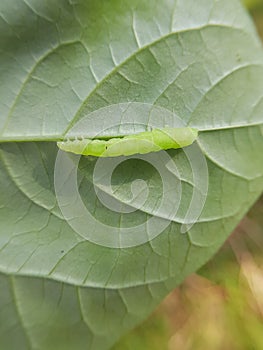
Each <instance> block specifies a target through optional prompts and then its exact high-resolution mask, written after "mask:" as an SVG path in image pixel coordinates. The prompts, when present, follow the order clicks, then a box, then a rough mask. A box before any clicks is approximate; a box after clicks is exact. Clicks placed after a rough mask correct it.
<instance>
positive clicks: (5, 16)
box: [0, 0, 263, 350]
mask: <svg viewBox="0 0 263 350" xmlns="http://www.w3.org/2000/svg"><path fill="white" fill-rule="evenodd" d="M0 43H1V46H0V50H1V55H0V76H1V86H0V98H1V104H0V141H2V142H3V143H2V145H1V150H0V160H1V161H0V167H1V172H0V189H1V192H0V216H1V221H0V271H1V272H2V273H3V276H2V277H1V285H2V293H3V297H2V298H1V303H2V307H1V310H5V313H2V315H3V316H2V317H3V318H2V321H1V327H2V328H1V329H3V331H2V334H4V335H3V336H2V337H1V340H0V344H1V346H2V347H3V348H10V349H16V348H17V344H16V343H15V342H16V341H17V342H19V344H21V345H20V348H22V342H24V348H25V349H28V348H29V349H31V348H32V349H34V348H38V349H43V350H45V349H47V348H48V349H52V346H53V348H54V349H55V348H56V349H57V348H62V349H73V348H74V349H78V348H79V349H84V348H91V349H103V348H104V347H107V346H110V345H111V344H112V343H113V342H114V341H115V339H116V338H117V337H118V336H119V335H121V333H122V332H124V331H126V330H127V329H129V328H130V327H132V326H133V325H134V324H135V323H136V322H139V321H140V320H141V319H142V318H143V317H145V316H146V315H147V313H149V312H150V311H151V310H152V309H153V308H154V305H156V304H157V303H158V302H159V301H160V300H161V298H162V297H163V296H164V295H165V293H166V292H167V291H168V290H169V289H171V288H172V287H174V286H176V285H177V284H178V283H180V282H181V281H182V280H183V278H184V277H185V276H186V275H188V274H189V273H191V272H192V271H195V270H197V269H198V268H199V267H200V266H201V265H202V264H203V263H204V262H206V261H207V260H208V259H209V258H210V257H211V256H212V254H214V253H215V252H216V250H217V249H218V248H219V247H220V245H221V244H222V243H223V242H224V240H225V239H226V238H227V236H228V235H229V234H230V232H231V231H232V229H233V228H234V227H235V226H236V225H237V223H238V222H239V220H240V219H241V217H242V216H243V215H244V213H245V212H246V211H247V210H248V209H249V207H250V206H251V205H252V203H253V202H254V201H255V200H256V198H257V197H258V196H259V194H260V193H261V191H262V187H263V166H262V164H263V162H262V161H263V157H262V148H263V138H262V123H263V115H262V112H263V99H262V91H263V81H262V79H261V75H262V73H263V51H262V48H261V44H260V42H259V40H258V39H257V36H256V34H255V30H254V28H253V26H252V24H251V22H250V19H249V18H248V16H247V14H246V13H245V11H244V9H243V8H242V7H241V5H240V4H239V3H238V2H237V1H234V0H233V1H229V0H219V1H211V0H202V1H195V0H186V1H185V0H178V1H175V0H163V1H161V2H160V1H155V0H152V1H146V0H145V1H144V0H143V1H142V0H140V1H139V0H133V1H123V0H114V1H111V2H109V1H106V0H100V1H97V2H94V1H84V0H78V1H77V0H75V1H66V0H60V1H56V2H54V1H51V0H47V1H45V2H43V1H40V0H34V1H33V0H30V1H18V0H17V1H16V0H14V1H3V2H2V3H1V5H0ZM127 102H133V103H137V104H138V105H139V103H141V104H145V103H146V106H149V105H152V104H153V105H155V106H157V107H162V108H166V110H168V111H171V113H175V114H176V115H178V116H179V117H180V119H181V120H182V121H183V122H184V123H185V124H187V125H189V126H192V127H196V128H198V129H199V130H200V131H201V132H200V136H199V139H198V142H197V143H195V144H194V145H193V146H191V147H189V148H188V151H187V152H189V154H191V155H192V159H193V158H195V155H200V154H202V155H203V156H204V157H205V160H206V164H207V168H208V174H209V186H208V192H207V193H206V192H202V190H203V189H202V188H201V189H200V188H199V191H200V192H201V193H200V196H201V197H200V196H199V197H198V198H202V196H206V202H205V205H204V208H203V210H202V213H201V215H200V216H199V217H198V220H197V222H196V224H195V225H193V226H192V227H191V228H190V229H189V230H188V232H187V233H186V234H182V233H181V228H182V223H184V219H185V217H186V215H187V210H188V208H189V205H190V202H191V197H192V195H193V193H194V191H195V189H196V188H197V189H198V184H196V183H195V182H194V180H195V179H194V177H193V173H192V165H193V164H190V163H189V161H188V160H187V153H185V152H183V151H182V150H176V151H175V150H174V151H169V152H168V153H167V154H168V155H169V157H170V159H171V160H173V161H174V163H175V164H176V165H177V167H178V174H177V175H178V176H177V182H175V183H171V184H170V190H173V191H175V192H174V193H175V196H178V192H177V191H178V184H179V183H180V185H181V187H182V195H181V201H180V203H179V209H178V211H177V212H176V215H175V217H174V218H173V219H172V220H169V221H167V217H166V214H167V213H168V212H170V211H173V210H174V211H175V209H174V207H173V206H172V205H171V202H168V203H166V204H165V206H164V208H165V210H164V211H163V212H162V213H160V215H158V216H157V215H156V217H155V223H156V225H158V224H159V223H160V225H162V223H166V221H167V225H166V228H165V229H164V230H163V232H162V233H161V234H160V235H158V236H157V237H156V238H154V239H152V240H149V241H148V242H146V243H144V244H142V245H138V246H135V247H131V248H128V247H126V248H114V249H113V248H109V247H107V246H102V245H98V244H94V242H91V241H89V240H87V239H85V237H83V235H80V234H79V233H78V232H76V231H75V230H74V229H72V226H70V222H69V221H67V220H65V218H64V217H63V215H62V213H61V210H60V208H59V206H58V203H57V198H56V193H55V189H54V169H55V164H56V157H57V146H56V143H55V142H51V141H56V140H59V139H61V138H63V136H64V135H65V134H66V133H67V131H68V130H70V128H71V127H72V126H74V125H75V123H77V122H78V121H80V120H84V117H87V116H88V128H86V129H82V133H83V134H82V135H83V136H86V137H91V136H94V134H96V133H98V132H100V131H104V130H105V129H106V128H107V127H108V126H110V125H111V124H112V122H113V121H114V123H115V129H114V131H113V132H114V134H118V132H119V134H123V132H124V133H132V132H134V126H130V127H129V128H127V127H126V129H121V127H122V126H123V125H122V120H121V119H120V118H119V119H118V117H116V115H113V116H112V115H110V114H109V115H108V118H104V120H102V118H101V112H96V111H97V110H98V109H99V108H102V107H106V108H107V106H110V105H116V104H119V103H122V104H125V103H127ZM135 105H136V104H135ZM136 106H137V105H136ZM94 111H95V112H94ZM105 111H106V112H107V109H104V112H103V113H104V114H103V116H105ZM92 112H93V113H92ZM135 117H136V118H137V119H138V120H137V121H140V120H142V121H144V122H145V120H146V117H147V116H145V115H140V114H138V115H136V116H135ZM140 118H141V119H140ZM115 119H116V120H115ZM130 121H131V122H134V120H133V119H131V120H130ZM158 122H159V124H160V125H161V126H166V122H167V120H166V119H165V118H163V119H162V118H160V120H159V121H158ZM146 124H147V123H146ZM118 130H119V131H118ZM73 136H74V133H73ZM18 141H30V142H18ZM37 141H50V142H37ZM155 157H156V158H153V159H156V162H157V161H158V154H156V155H155ZM107 161H108V160H105V162H106V163H105V164H106V165H107V164H109V163H107ZM95 164H96V162H95V160H94V159H93V158H84V159H81V160H80V163H79V172H78V185H79V188H78V189H79V192H80V195H81V198H82V200H83V202H84V203H85V205H86V207H87V208H88V210H89V212H90V213H92V216H93V217H94V218H96V220H98V221H99V222H101V223H103V224H104V225H106V226H107V227H108V228H109V230H110V227H116V231H118V230H119V229H120V228H128V227H133V226H134V225H143V224H144V223H145V222H147V221H148V220H149V219H150V218H151V217H152V214H153V213H155V211H154V210H155V207H156V206H157V205H158V204H159V203H160V197H161V196H162V192H163V184H162V178H161V176H160V174H158V171H157V170H156V169H154V166H151V165H149V164H147V163H145V162H143V160H141V159H130V160H128V161H126V162H123V163H122V164H121V165H120V166H119V167H117V168H116V169H115V170H116V171H115V172H114V174H113V178H112V188H113V193H110V192H108V189H107V188H105V186H104V187H103V186H100V184H97V185H96V188H97V190H99V191H100V192H101V193H102V194H103V195H105V196H106V197H107V196H108V197H107V198H110V200H111V201H115V200H117V201H118V202H121V203H123V202H125V201H127V200H129V199H130V198H131V184H132V183H133V181H134V180H136V179H138V178H141V179H143V180H144V181H145V182H144V183H145V184H147V185H148V188H149V196H148V198H147V201H146V202H145V205H143V206H142V207H141V208H140V209H138V210H136V211H135V212H133V213H130V214H122V213H118V212H113V211H111V210H110V209H108V208H107V207H106V206H104V205H103V204H102V203H101V202H100V201H99V200H98V198H97V196H96V191H95V190H94V186H93V173H94V167H95ZM153 164H155V161H153ZM203 171H204V169H203V168H201V167H200V169H199V172H200V174H201V175H202V174H203ZM59 176H60V178H61V179H62V180H63V181H66V180H67V179H66V178H64V177H63V172H62V171H61V172H60V173H59ZM62 180H61V181H62ZM65 183H66V182H65ZM65 188H66V187H65ZM96 188H95V189H96ZM65 191H66V189H65ZM171 193H172V192H171ZM67 195H68V193H67ZM178 198H179V197H178ZM74 200H75V197H74V196H73V197H72V198H69V199H68V204H70V203H73V204H74ZM175 200H176V201H177V197H175ZM114 203H115V202H114ZM172 204H173V202H172ZM134 206H135V207H136V205H134ZM73 207H74V205H73ZM71 219H72V221H74V220H75V221H76V220H78V219H79V217H78V212H77V209H74V208H73V212H72V218H71ZM80 225H81V223H80ZM82 226H83V227H82V228H83V229H84V230H86V231H87V232H89V230H91V227H92V223H91V222H90V224H89V223H88V226H87V225H86V223H85V225H84V224H83V225H82ZM103 234H107V232H106V231H105V232H103ZM147 234H148V231H147V225H146V224H145V235H147ZM7 275H12V277H8V276H7ZM50 279H53V280H55V281H50ZM70 284H71V285H70ZM152 286H154V288H155V294H154V297H153V296H152V293H150V294H147V290H148V289H151V288H152ZM164 286H165V287H164ZM62 290H63V293H62V292H61V291H62ZM126 292H127V293H128V294H129V297H130V298H131V301H130V300H126V299H125V298H123V294H122V293H126ZM105 296H106V297H105ZM64 298H65V299H64ZM105 298H108V299H107V300H108V305H109V306H108V307H105V303H106V302H105V301H104V304H103V303H102V300H105ZM134 299H135V301H134ZM79 300H80V301H81V306H79ZM124 300H125V301H124ZM93 304H94V305H95V306H96V307H94V305H93ZM43 305H45V306H46V307H44V306H43ZM92 305H93V306H92ZM55 307H57V313H56V309H55ZM125 308H126V309H125ZM115 312H116V313H117V314H115ZM54 313H56V315H55V316H54ZM134 313H135V316H133V314H134ZM5 315H7V316H5ZM119 318H121V322H120V320H119ZM124 318H127V321H126V319H125V320H124ZM3 320H4V321H3ZM7 320H9V321H7ZM102 320H103V321H102ZM111 322H112V327H113V328H111V326H109V325H111ZM37 325H38V326H37ZM76 325H78V326H79V327H78V326H76ZM14 327H16V330H17V334H19V336H17V339H15V337H10V336H9V335H8V334H10V333H8V332H10V330H12V328H14ZM74 327H75V328H74ZM100 327H101V329H99V328H100ZM61 332H64V334H66V335H65V338H63V339H62V337H61V336H60V335H59V334H61ZM75 332H76V333H75ZM20 337H21V338H20ZM93 337H94V339H95V340H94V342H93V343H92V341H93V340H92V339H93ZM19 339H21V340H19ZM1 342H2V343H1ZM88 344H93V345H90V346H89V345H88Z"/></svg>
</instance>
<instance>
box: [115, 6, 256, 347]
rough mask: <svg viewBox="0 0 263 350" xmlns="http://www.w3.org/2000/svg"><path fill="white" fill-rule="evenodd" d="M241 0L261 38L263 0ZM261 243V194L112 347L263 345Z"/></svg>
mask: <svg viewBox="0 0 263 350" xmlns="http://www.w3.org/2000/svg"><path fill="white" fill-rule="evenodd" d="M229 1H231V0H229ZM243 2H244V4H245V6H246V7H247V8H248V10H249V11H250V13H251V16H252V17H253V20H254V21H255V24H256V26H257V29H258V32H259V34H260V36H261V38H262V41H263V0H244V1H243ZM262 79H263V77H262ZM262 248H263V196H262V197H261V198H260V199H259V201H258V202H257V203H256V204H255V205H254V207H253V208H251V210H250V212H249V213H248V214H247V216H246V217H245V218H244V219H243V220H242V222H241V223H240V224H239V226H238V227H237V228H236V230H235V231H234V232H233V234H232V235H231V237H230V238H229V239H228V241H227V242H226V243H225V245H224V246H223V247H222V248H221V250H220V251H219V252H218V253H217V254H216V256H215V257H214V258H213V259H212V260H211V261H210V262H209V263H208V264H206V265H205V266H204V267H203V268H202V269H201V270H199V271H198V272H197V273H196V274H194V275H191V276H190V277H188V278H187V279H186V280H185V282H184V283H183V284H182V285H181V286H180V287H178V288H177V289H175V290H174V291H173V292H172V293H171V294H170V295H169V296H168V297H167V298H166V299H165V300H164V301H163V303H162V304H161V305H160V306H159V308H158V309H157V310H156V311H155V312H154V314H153V315H152V316H151V317H150V318H149V319H148V320H147V321H146V322H144V323H143V324H141V325H140V326H139V327H138V328H136V329H135V330H134V331H132V332H131V333H129V334H128V335H126V336H125V337H124V338H122V339H121V340H120V342H119V343H118V344H116V346H115V347H114V348H113V349H112V350H178V349H179V350H199V349H200V350H201V349H202V350H203V349H205V350H206V349H212V350H230V349H231V350H250V349H251V350H252V349H253V350H263V249H262Z"/></svg>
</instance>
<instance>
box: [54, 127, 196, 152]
mask: <svg viewBox="0 0 263 350" xmlns="http://www.w3.org/2000/svg"><path fill="white" fill-rule="evenodd" d="M197 136H198V131H197V130H196V129H192V128H186V127H185V128H163V129H153V130H152V131H145V132H141V133H139V134H133V135H128V136H124V137H116V138H111V139H108V140H102V139H83V140H72V141H71V140H68V141H62V142H58V143H57V145H58V147H59V148H60V149H62V150H63V151H66V152H72V153H75V154H83V155H86V156H96V157H118V156H130V155H133V154H138V153H139V154H144V153H150V152H158V151H160V150H167V149H171V148H182V147H185V146H189V145H191V144H192V143H193V142H194V141H195V140H196V139H197Z"/></svg>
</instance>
